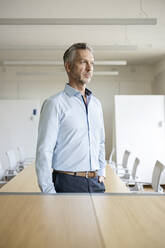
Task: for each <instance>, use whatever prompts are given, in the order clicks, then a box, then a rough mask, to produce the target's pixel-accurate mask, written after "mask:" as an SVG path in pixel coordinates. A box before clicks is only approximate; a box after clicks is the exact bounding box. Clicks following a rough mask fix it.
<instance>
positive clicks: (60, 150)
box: [36, 43, 105, 193]
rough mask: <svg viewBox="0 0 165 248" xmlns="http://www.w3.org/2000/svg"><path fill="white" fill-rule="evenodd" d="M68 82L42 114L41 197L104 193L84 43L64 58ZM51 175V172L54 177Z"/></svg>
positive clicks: (97, 113)
mask: <svg viewBox="0 0 165 248" xmlns="http://www.w3.org/2000/svg"><path fill="white" fill-rule="evenodd" d="M63 59H64V66H65V69H66V72H67V74H68V79H69V83H68V84H66V86H65V89H64V91H62V92H60V93H58V94H57V95H55V96H52V97H50V98H48V99H47V100H46V101H45V102H44V104H43V106H42V110H41V115H40V123H39V132H38V144H37V154H36V171H37V176H38V184H39V186H40V188H41V190H42V192H44V193H56V192H104V191H105V187H104V182H103V181H104V177H105V149H104V122H103V114H102V108H101V104H100V102H99V100H98V99H97V98H96V97H95V96H94V95H92V92H91V91H89V90H88V89H87V88H86V85H87V84H88V83H89V82H90V80H91V77H92V75H93V63H94V57H93V54H92V49H91V47H90V46H89V45H87V44H86V43H77V44H73V45H72V46H71V47H70V48H69V49H67V51H66V52H65V53H64V56H63ZM52 171H53V173H52Z"/></svg>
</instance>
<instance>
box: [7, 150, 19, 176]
mask: <svg viewBox="0 0 165 248" xmlns="http://www.w3.org/2000/svg"><path fill="white" fill-rule="evenodd" d="M6 156H7V158H8V163H9V169H8V173H9V174H11V175H12V174H13V175H17V174H18V172H20V171H21V170H22V167H21V166H20V165H19V163H18V162H17V158H16V155H15V152H14V151H13V150H9V151H7V152H6Z"/></svg>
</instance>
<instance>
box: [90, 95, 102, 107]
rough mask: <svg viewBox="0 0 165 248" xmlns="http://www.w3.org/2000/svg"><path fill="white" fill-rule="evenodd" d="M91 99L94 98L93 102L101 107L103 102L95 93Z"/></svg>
mask: <svg viewBox="0 0 165 248" xmlns="http://www.w3.org/2000/svg"><path fill="white" fill-rule="evenodd" d="M91 100H92V102H93V103H94V104H96V105H97V106H99V107H101V102H100V100H99V99H98V98H97V97H96V96H95V95H93V94H92V96H91Z"/></svg>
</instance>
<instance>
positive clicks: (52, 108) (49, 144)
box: [36, 99, 59, 193]
mask: <svg viewBox="0 0 165 248" xmlns="http://www.w3.org/2000/svg"><path fill="white" fill-rule="evenodd" d="M58 129H59V116H58V108H57V105H56V104H55V103H54V101H53V100H51V99H49V100H46V101H45V102H44V104H43V106H42V109H41V114H40V121H39V128H38V141H37V151H36V172H37V177H38V185H39V187H40V189H41V191H42V192H43V193H56V191H55V188H54V184H53V181H52V157H53V151H54V148H55V145H56V140H57V135H58Z"/></svg>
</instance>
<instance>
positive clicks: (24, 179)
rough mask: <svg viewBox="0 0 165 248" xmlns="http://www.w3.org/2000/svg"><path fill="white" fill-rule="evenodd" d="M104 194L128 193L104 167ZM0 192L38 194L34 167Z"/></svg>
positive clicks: (24, 171)
mask: <svg viewBox="0 0 165 248" xmlns="http://www.w3.org/2000/svg"><path fill="white" fill-rule="evenodd" d="M105 187H106V192H113V193H121V192H123V193H127V192H130V191H129V189H128V188H127V187H126V186H125V184H124V183H123V182H122V181H121V179H120V178H119V177H118V176H117V175H116V174H115V173H114V171H113V169H112V168H111V167H110V166H107V167H106V180H105ZM0 192H40V189H39V187H38V184H37V176H36V172H35V167H34V165H30V166H28V167H26V168H25V169H24V170H23V171H21V172H20V173H19V174H18V175H17V176H16V177H15V178H13V179H12V180H11V181H9V182H8V183H7V184H6V185H4V186H3V187H2V188H0Z"/></svg>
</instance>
